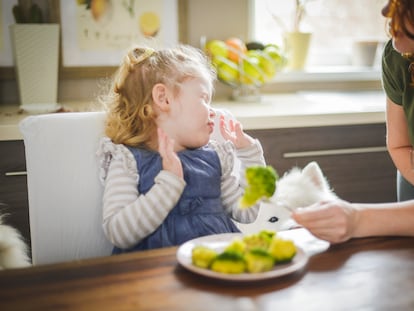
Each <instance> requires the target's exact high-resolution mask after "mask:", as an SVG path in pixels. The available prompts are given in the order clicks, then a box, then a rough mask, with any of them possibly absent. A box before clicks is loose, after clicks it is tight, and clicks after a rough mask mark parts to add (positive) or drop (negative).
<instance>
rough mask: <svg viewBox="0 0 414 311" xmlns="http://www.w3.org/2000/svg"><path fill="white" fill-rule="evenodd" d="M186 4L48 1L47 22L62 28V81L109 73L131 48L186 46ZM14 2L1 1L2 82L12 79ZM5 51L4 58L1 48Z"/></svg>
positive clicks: (179, 0) (167, 0) (178, 0)
mask: <svg viewBox="0 0 414 311" xmlns="http://www.w3.org/2000/svg"><path fill="white" fill-rule="evenodd" d="M187 1H188V0H151V1H148V0H122V1H118V0H65V1H48V6H49V7H48V9H49V13H50V17H51V20H50V22H59V23H60V26H61V38H60V40H61V57H60V59H61V65H60V70H59V77H60V78H75V79H76V78H95V77H105V76H108V75H110V74H112V73H113V72H114V71H115V70H116V68H117V67H118V65H119V64H120V62H121V60H122V56H123V55H124V53H125V51H126V50H127V49H128V48H129V47H130V46H132V45H133V44H144V45H147V46H152V47H155V48H157V47H164V46H171V45H175V44H177V43H178V42H183V43H185V42H186V35H185V28H186V3H187ZM14 3H17V0H1V12H0V13H1V14H0V24H1V26H0V27H2V28H0V41H2V42H0V58H1V60H0V75H1V77H0V79H1V78H13V77H14V70H13V67H12V66H13V61H12V54H11V48H10V38H9V37H8V25H9V24H10V23H12V22H14V21H13V20H12V19H13V15H12V6H13V4H14ZM2 44H3V45H6V46H5V49H6V50H7V49H8V50H9V52H7V54H6V52H4V53H5V54H4V55H3V54H2V50H1V49H2V48H3V45H2Z"/></svg>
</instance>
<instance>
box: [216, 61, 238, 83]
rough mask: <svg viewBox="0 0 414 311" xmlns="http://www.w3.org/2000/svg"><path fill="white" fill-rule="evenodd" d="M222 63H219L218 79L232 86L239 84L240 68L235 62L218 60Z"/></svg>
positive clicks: (217, 66)
mask: <svg viewBox="0 0 414 311" xmlns="http://www.w3.org/2000/svg"><path fill="white" fill-rule="evenodd" d="M218 59H219V60H220V61H219V62H218V63H217V65H216V68H217V77H218V78H219V79H220V80H221V81H223V82H227V83H230V84H234V83H237V81H238V79H239V67H238V66H237V64H236V63H235V62H232V61H231V60H228V59H227V58H218Z"/></svg>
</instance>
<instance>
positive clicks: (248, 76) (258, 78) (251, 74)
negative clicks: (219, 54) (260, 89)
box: [241, 54, 265, 85]
mask: <svg viewBox="0 0 414 311" xmlns="http://www.w3.org/2000/svg"><path fill="white" fill-rule="evenodd" d="M264 80H265V79H264V73H263V71H262V69H261V68H260V59H259V58H258V57H257V56H256V55H252V54H250V55H249V54H247V55H246V56H245V57H243V62H242V73H241V82H242V83H245V84H256V85H261V84H263V83H264Z"/></svg>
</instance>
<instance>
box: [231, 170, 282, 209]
mask: <svg viewBox="0 0 414 311" xmlns="http://www.w3.org/2000/svg"><path fill="white" fill-rule="evenodd" d="M245 177H246V183H247V185H246V188H245V190H244V194H243V196H242V197H241V198H240V201H239V206H240V208H248V207H250V206H252V205H254V204H256V203H257V202H258V201H259V200H261V199H264V198H270V197H271V196H272V195H273V193H274V192H275V190H276V181H277V179H278V178H279V176H278V175H277V172H276V171H275V169H274V168H273V167H271V166H251V167H248V168H247V169H246V172H245Z"/></svg>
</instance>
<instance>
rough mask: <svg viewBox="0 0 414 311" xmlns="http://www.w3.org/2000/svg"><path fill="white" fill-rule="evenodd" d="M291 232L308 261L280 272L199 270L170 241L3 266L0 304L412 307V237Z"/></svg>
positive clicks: (31, 307) (35, 307)
mask: <svg viewBox="0 0 414 311" xmlns="http://www.w3.org/2000/svg"><path fill="white" fill-rule="evenodd" d="M291 232H292V236H293V238H294V240H295V243H296V242H297V243H298V245H299V247H301V248H304V249H305V252H306V254H307V255H308V257H307V258H308V261H307V262H306V265H304V266H303V267H302V268H301V269H298V270H297V271H293V272H291V273H288V274H285V275H281V276H278V277H274V278H267V279H263V280H262V279H255V280H254V281H234V280H223V279H220V278H214V277H209V276H204V275H200V274H198V273H195V272H194V271H190V270H189V269H187V268H185V267H184V266H183V265H181V264H180V263H179V262H178V260H177V250H178V247H170V248H163V249H156V250H149V251H142V252H135V253H129V254H122V255H117V256H109V257H100V258H92V259H83V260H78V261H71V262H64V263H56V264H48V265H38V266H33V267H30V268H22V269H10V270H3V271H0V310H2V311H9V310H13V311H14V310H25V311H27V310H42V311H44V310H117V311H121V310H166V311H167V310H168V311H169V310H191V311H197V310H200V311H202V310H209V311H210V310H220V311H221V310H223V311H225V310H234V311H244V310H269V311H270V310H318V311H321V310H414V238H411V237H373V238H361V239H353V240H350V241H348V242H346V243H342V244H335V245H329V244H328V243H326V242H324V241H320V240H317V239H316V238H314V237H313V236H312V235H310V234H309V232H308V231H306V230H305V229H295V230H291Z"/></svg>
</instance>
